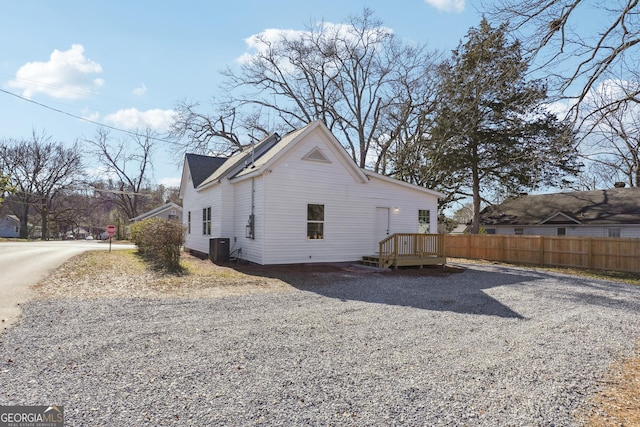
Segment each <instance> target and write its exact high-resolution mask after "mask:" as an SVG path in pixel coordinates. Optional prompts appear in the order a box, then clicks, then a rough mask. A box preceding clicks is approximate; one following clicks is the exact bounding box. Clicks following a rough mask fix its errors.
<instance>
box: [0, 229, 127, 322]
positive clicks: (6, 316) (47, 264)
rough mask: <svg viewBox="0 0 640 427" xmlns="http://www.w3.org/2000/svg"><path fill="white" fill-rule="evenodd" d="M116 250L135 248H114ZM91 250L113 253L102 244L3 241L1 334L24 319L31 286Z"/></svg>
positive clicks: (0, 251) (0, 250)
mask: <svg viewBox="0 0 640 427" xmlns="http://www.w3.org/2000/svg"><path fill="white" fill-rule="evenodd" d="M111 247H112V249H113V250H116V249H130V248H133V247H134V246H133V245H121V244H117V245H111ZM89 250H109V244H108V243H106V242H99V241H92V240H88V241H64V242H60V241H49V242H41V241H39V242H0V322H1V328H0V331H2V330H4V329H6V328H7V327H9V326H10V325H11V324H13V323H14V322H15V321H16V320H17V319H18V317H19V316H20V313H21V310H20V305H19V304H21V303H23V302H25V301H27V300H28V299H29V298H30V297H31V296H32V290H31V286H33V285H35V284H37V283H38V282H39V281H40V280H42V279H43V278H45V277H46V276H47V274H49V273H50V272H51V271H53V270H55V269H56V268H58V267H59V266H60V265H62V264H63V263H64V262H65V261H66V260H68V259H69V258H71V257H73V256H74V255H78V254H80V253H82V252H85V251H89Z"/></svg>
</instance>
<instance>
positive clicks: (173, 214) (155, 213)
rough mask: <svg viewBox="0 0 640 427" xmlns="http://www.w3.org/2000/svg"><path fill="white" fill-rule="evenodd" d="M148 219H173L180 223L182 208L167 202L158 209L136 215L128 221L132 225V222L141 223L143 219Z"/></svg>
mask: <svg viewBox="0 0 640 427" xmlns="http://www.w3.org/2000/svg"><path fill="white" fill-rule="evenodd" d="M149 218H164V219H173V220H176V221H180V222H181V221H182V206H180V205H177V204H175V203H173V202H167V203H166V204H164V205H162V206H160V207H157V208H155V209H151V210H150V211H149V212H145V213H143V214H142V215H138V216H137V217H135V218H131V219H129V223H130V224H133V223H134V222H138V221H142V220H144V219H149Z"/></svg>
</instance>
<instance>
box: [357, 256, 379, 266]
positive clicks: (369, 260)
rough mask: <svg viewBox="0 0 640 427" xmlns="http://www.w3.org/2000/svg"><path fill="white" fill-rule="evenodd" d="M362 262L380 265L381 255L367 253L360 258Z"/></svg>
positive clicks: (368, 264) (369, 264)
mask: <svg viewBox="0 0 640 427" xmlns="http://www.w3.org/2000/svg"><path fill="white" fill-rule="evenodd" d="M360 263H361V264H364V265H367V266H369V267H378V265H379V264H380V257H378V256H377V255H365V256H363V257H362V259H361V260H360Z"/></svg>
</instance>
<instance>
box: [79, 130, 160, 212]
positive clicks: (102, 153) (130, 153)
mask: <svg viewBox="0 0 640 427" xmlns="http://www.w3.org/2000/svg"><path fill="white" fill-rule="evenodd" d="M87 142H88V143H89V144H90V145H91V146H92V147H93V150H92V152H93V154H94V155H95V157H96V159H98V160H99V161H100V162H101V164H102V166H103V168H104V171H103V172H104V175H105V176H106V177H107V178H106V179H103V180H101V182H99V183H95V185H94V191H95V192H96V193H100V194H103V196H104V197H107V198H109V199H110V200H113V201H114V202H115V203H116V204H117V206H118V208H119V209H120V211H121V212H122V213H123V214H124V216H125V217H126V218H125V219H129V218H133V217H136V216H138V215H139V213H140V212H139V204H140V203H139V202H140V198H141V197H146V195H147V194H146V193H143V192H142V191H141V190H142V189H144V188H145V186H148V185H149V182H148V178H149V175H150V174H151V173H152V154H153V150H154V148H155V145H154V142H155V138H154V136H153V132H152V131H151V130H146V131H145V133H144V134H137V135H134V136H131V137H130V138H129V139H127V140H122V139H120V140H113V139H110V135H109V130H108V129H105V128H99V129H98V130H97V131H96V135H95V137H94V138H93V139H88V140H87Z"/></svg>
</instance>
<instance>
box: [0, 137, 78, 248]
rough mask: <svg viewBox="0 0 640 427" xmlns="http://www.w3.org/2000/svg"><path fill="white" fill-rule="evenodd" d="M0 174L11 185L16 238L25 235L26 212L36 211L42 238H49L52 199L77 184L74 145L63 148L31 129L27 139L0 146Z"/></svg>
mask: <svg viewBox="0 0 640 427" xmlns="http://www.w3.org/2000/svg"><path fill="white" fill-rule="evenodd" d="M0 159H1V162H2V170H3V173H5V174H7V175H8V176H9V180H10V183H11V185H12V186H13V188H14V191H13V197H12V198H11V203H12V206H13V211H14V213H16V215H17V216H18V217H19V218H20V237H22V238H26V237H28V235H29V229H28V222H29V212H30V209H31V208H34V209H35V210H36V211H37V212H38V213H39V214H40V220H41V227H42V239H43V240H45V239H48V238H49V220H50V218H51V216H52V214H53V207H54V201H55V199H56V197H58V196H59V195H60V194H61V193H62V192H64V191H65V190H66V189H68V188H70V187H73V186H75V185H76V184H78V183H79V182H80V180H81V177H82V162H81V156H80V151H79V149H78V146H77V144H74V145H73V146H71V147H65V146H64V145H63V144H62V143H59V142H52V141H51V137H49V136H47V135H46V134H45V133H44V132H42V133H41V134H37V133H36V132H35V131H33V134H32V138H31V139H30V140H9V141H4V142H3V143H2V144H1V145H0Z"/></svg>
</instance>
